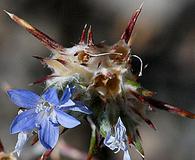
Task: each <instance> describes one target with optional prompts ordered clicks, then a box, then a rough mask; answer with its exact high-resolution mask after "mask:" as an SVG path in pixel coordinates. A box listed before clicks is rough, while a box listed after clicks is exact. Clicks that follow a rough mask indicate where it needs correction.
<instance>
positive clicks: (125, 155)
mask: <svg viewBox="0 0 195 160" xmlns="http://www.w3.org/2000/svg"><path fill="white" fill-rule="evenodd" d="M123 160H131V157H130V155H129V151H128V150H126V151H124V155H123Z"/></svg>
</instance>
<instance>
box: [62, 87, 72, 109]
mask: <svg viewBox="0 0 195 160" xmlns="http://www.w3.org/2000/svg"><path fill="white" fill-rule="evenodd" d="M71 97H72V90H71V88H70V87H69V86H67V87H66V89H65V90H64V92H63V95H62V97H61V99H60V104H61V105H63V104H65V103H66V102H68V100H69V99H70V98H71Z"/></svg>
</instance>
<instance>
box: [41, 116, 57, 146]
mask: <svg viewBox="0 0 195 160" xmlns="http://www.w3.org/2000/svg"><path fill="white" fill-rule="evenodd" d="M38 135H39V140H40V142H41V144H42V145H43V146H44V147H45V148H46V149H52V148H54V147H55V145H56V144H57V141H58V138H59V127H57V126H54V125H53V124H52V123H51V122H50V121H49V119H48V118H45V119H43V121H42V123H41V127H40V129H39V132H38Z"/></svg>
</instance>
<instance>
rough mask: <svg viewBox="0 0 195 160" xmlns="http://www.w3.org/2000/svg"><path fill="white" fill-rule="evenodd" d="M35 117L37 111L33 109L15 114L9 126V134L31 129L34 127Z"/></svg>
mask: <svg viewBox="0 0 195 160" xmlns="http://www.w3.org/2000/svg"><path fill="white" fill-rule="evenodd" d="M36 117H37V113H35V111H34V109H30V110H27V111H24V112H22V113H20V114H19V115H17V116H16V118H15V119H14V120H13V122H12V124H11V127H10V132H11V134H15V133H18V132H25V131H32V130H33V129H34V128H35V123H36Z"/></svg>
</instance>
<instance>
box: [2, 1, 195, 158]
mask: <svg viewBox="0 0 195 160" xmlns="http://www.w3.org/2000/svg"><path fill="white" fill-rule="evenodd" d="M141 3H142V1H140V0H120V1H119V0H71V1H65V0H42V1H40V0H17V1H16V0H0V56H1V58H0V75H1V76H0V83H1V85H3V84H5V82H6V83H9V84H10V85H11V86H12V87H14V88H26V89H31V90H36V91H40V90H42V88H43V86H39V85H38V86H34V87H31V86H29V85H28V84H29V83H31V82H33V81H34V80H36V79H37V78H39V77H42V76H43V75H46V73H45V70H44V69H43V68H42V66H41V64H39V62H38V61H36V60H34V59H33V58H32V56H33V55H40V56H48V55H49V51H48V50H47V49H46V48H45V47H44V46H42V45H41V44H40V43H39V42H38V41H37V40H36V39H35V38H34V37H32V36H31V35H30V34H28V33H27V32H26V31H24V30H23V29H22V28H21V27H19V26H18V25H16V24H15V23H14V22H12V21H11V20H10V19H9V18H8V16H7V15H5V13H3V10H4V9H6V10H8V11H10V12H12V13H15V14H16V15H18V16H20V17H22V18H24V19H25V20H26V21H28V22H30V23H31V24H33V25H34V26H36V27H37V28H39V29H40V30H42V31H43V32H45V33H47V34H48V35H50V36H51V37H52V38H54V39H55V40H57V41H58V42H60V43H61V44H63V45H64V46H66V47H71V46H73V45H74V44H75V43H77V42H78V41H79V37H80V34H81V31H82V28H83V26H84V24H86V23H87V24H91V25H92V27H93V32H94V39H95V41H96V42H99V41H102V40H106V42H107V43H108V44H112V43H114V42H116V41H117V40H118V39H119V37H120V35H121V33H122V32H123V30H124V28H125V27H126V25H127V22H128V20H129V17H130V16H131V14H132V12H133V11H134V10H135V9H137V8H138V7H139V5H140V4H141ZM133 51H134V53H135V54H137V55H139V56H140V57H141V58H142V59H143V61H144V64H148V67H147V68H146V69H145V70H144V74H143V77H141V80H140V81H141V82H142V84H143V86H145V87H146V88H148V89H151V90H154V91H156V92H157V93H158V94H157V96H156V98H157V99H160V100H163V101H166V102H169V103H171V104H175V105H178V106H182V107H183V108H184V109H187V110H190V111H192V112H195V108H194V107H195V1H194V0H185V1H184V0H172V1H171V0H145V2H144V7H143V11H142V13H141V15H140V17H139V20H138V22H137V24H136V27H135V30H134V34H133ZM0 106H1V110H0V138H1V139H2V141H3V143H4V145H5V147H6V150H7V151H8V152H10V151H12V150H13V148H14V145H15V143H16V137H17V136H16V135H14V136H13V135H10V134H9V125H10V123H11V121H12V119H13V117H14V116H15V115H16V113H17V108H16V107H15V106H14V105H13V104H11V103H10V102H9V100H8V98H7V96H6V94H5V93H4V92H3V90H1V91H0ZM149 116H150V117H151V119H152V120H153V122H154V124H155V125H156V127H157V129H158V130H157V131H153V130H151V129H150V128H148V127H147V126H146V125H144V124H143V125H142V126H140V130H141V135H142V137H143V146H144V148H145V153H146V160H164V159H166V160H176V159H177V160H184V159H185V160H194V159H195V121H193V120H189V119H185V118H181V117H178V116H175V115H172V114H169V113H166V112H163V111H158V112H155V113H154V114H151V115H149ZM89 135H90V129H89V127H88V126H87V125H84V126H81V127H78V128H76V129H73V131H70V132H69V133H68V135H66V136H65V137H66V141H67V143H69V144H71V145H72V146H75V147H77V148H78V149H82V150H83V151H87V147H88V144H89V139H88V136H89ZM33 152H36V149H34V150H33V151H32V150H31V149H30V148H27V149H26V150H25V152H23V153H22V157H21V159H22V160H30V159H35V158H30V157H33ZM110 153H111V152H109V153H108V154H105V152H103V153H102V156H101V159H110V158H108V157H106V156H104V155H103V154H105V155H109V154H110ZM64 159H65V158H64ZM115 159H119V157H118V156H115ZM132 159H141V158H139V157H138V156H137V154H136V153H135V152H134V151H133V150H132Z"/></svg>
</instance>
